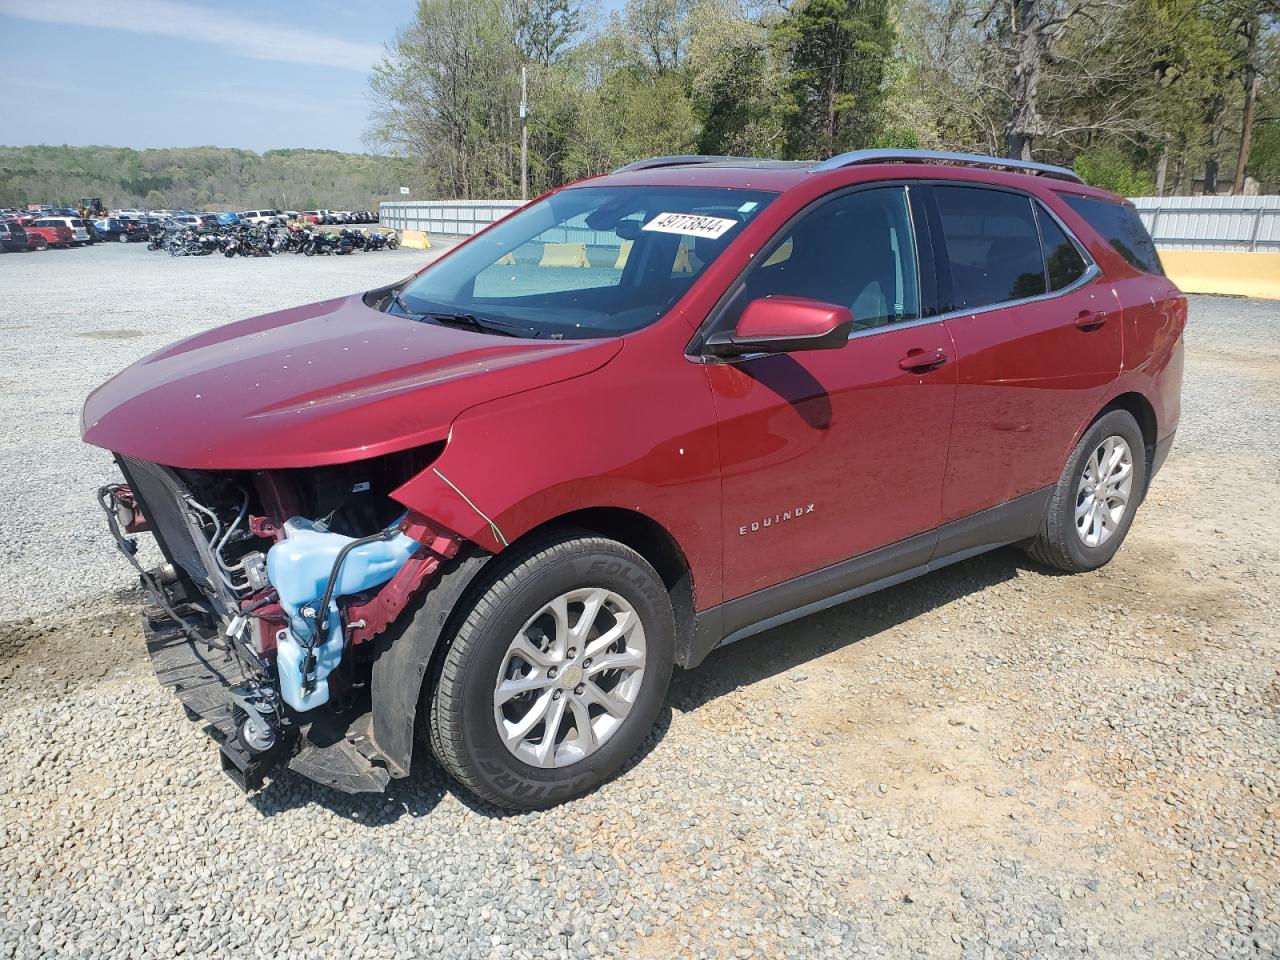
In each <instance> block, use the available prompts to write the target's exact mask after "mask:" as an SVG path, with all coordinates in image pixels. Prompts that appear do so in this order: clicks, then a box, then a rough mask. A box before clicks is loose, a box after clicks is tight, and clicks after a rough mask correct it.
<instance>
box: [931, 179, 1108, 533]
mask: <svg viewBox="0 0 1280 960" xmlns="http://www.w3.org/2000/svg"><path fill="white" fill-rule="evenodd" d="M925 202H926V204H927V206H928V210H929V217H930V222H931V226H932V230H931V233H932V235H933V237H934V238H935V250H934V252H935V260H936V263H937V269H938V284H939V296H940V299H941V302H942V304H943V308H942V309H943V311H944V314H945V315H946V326H947V329H948V330H949V332H950V334H951V338H952V341H953V342H954V345H955V351H956V361H957V378H958V379H957V388H956V404H955V419H954V421H953V424H952V430H951V449H950V453H949V456H948V460H947V470H946V477H945V485H944V489H943V497H942V519H943V520H944V521H948V520H955V519H958V518H960V517H965V516H969V515H971V514H974V513H977V512H979V511H981V510H985V509H987V508H990V507H994V506H997V505H999V504H1003V503H1005V502H1007V501H1010V500H1013V499H1015V498H1017V497H1019V496H1022V495H1024V494H1029V493H1032V492H1034V491H1037V490H1039V489H1041V488H1043V487H1046V486H1049V485H1050V484H1053V483H1055V482H1056V481H1057V479H1058V477H1059V475H1060V474H1061V472H1062V467H1063V464H1064V463H1065V462H1066V457H1067V455H1068V453H1069V447H1070V444H1071V442H1072V439H1073V437H1074V436H1075V432H1076V430H1077V428H1078V426H1079V425H1080V423H1081V421H1082V420H1083V419H1085V418H1087V417H1089V416H1091V415H1092V414H1093V413H1095V412H1096V410H1097V408H1098V406H1099V404H1100V403H1101V401H1102V396H1103V393H1104V391H1105V390H1106V388H1107V386H1108V384H1110V383H1111V382H1112V381H1113V380H1114V379H1115V378H1116V377H1117V376H1118V375H1119V372H1120V361H1121V316H1120V311H1119V307H1118V301H1117V299H1116V297H1115V293H1114V291H1113V290H1112V289H1111V287H1110V286H1109V285H1108V284H1107V283H1106V282H1104V281H1103V279H1102V278H1101V275H1100V271H1099V270H1098V268H1097V266H1096V265H1095V264H1094V263H1093V261H1092V259H1091V258H1090V257H1089V255H1088V253H1087V252H1086V250H1085V248H1084V245H1083V244H1081V243H1080V242H1079V241H1078V240H1076V239H1075V238H1074V237H1072V236H1071V235H1070V233H1069V231H1068V230H1067V229H1066V228H1065V227H1064V226H1063V224H1062V223H1061V222H1060V221H1059V220H1058V218H1057V217H1056V216H1054V215H1053V214H1052V213H1051V212H1050V211H1049V210H1048V209H1047V208H1046V207H1045V206H1044V205H1043V204H1042V203H1041V202H1040V201H1038V200H1035V199H1033V198H1032V197H1030V196H1028V195H1027V194H1023V193H1020V192H1017V191H1013V190H1006V189H1001V188H995V187H985V186H977V185H973V186H969V185H964V186H959V185H934V186H931V187H930V188H929V189H928V190H927V191H925Z"/></svg>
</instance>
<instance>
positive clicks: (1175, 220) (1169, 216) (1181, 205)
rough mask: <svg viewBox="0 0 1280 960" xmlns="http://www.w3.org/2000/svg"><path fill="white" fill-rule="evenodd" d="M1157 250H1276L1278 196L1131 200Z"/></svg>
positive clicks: (1279, 215)
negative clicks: (1158, 248)
mask: <svg viewBox="0 0 1280 960" xmlns="http://www.w3.org/2000/svg"><path fill="white" fill-rule="evenodd" d="M1133 205H1134V206H1135V207H1137V208H1138V211H1139V213H1140V214H1141V215H1142V222H1143V223H1144V224H1145V225H1146V227H1147V230H1148V231H1149V232H1150V233H1151V236H1152V237H1153V238H1154V239H1155V241H1156V246H1157V247H1166V248H1168V249H1173V250H1257V251H1271V252H1280V197H1134V198H1133Z"/></svg>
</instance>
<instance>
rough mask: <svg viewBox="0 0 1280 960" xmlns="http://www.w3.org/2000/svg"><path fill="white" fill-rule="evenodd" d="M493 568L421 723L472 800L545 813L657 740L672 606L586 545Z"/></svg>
mask: <svg viewBox="0 0 1280 960" xmlns="http://www.w3.org/2000/svg"><path fill="white" fill-rule="evenodd" d="M499 562H500V563H502V566H501V567H500V568H499V569H498V572H497V573H496V574H495V575H494V577H493V579H492V581H491V582H490V584H489V586H488V587H487V589H485V590H484V592H483V593H482V594H480V595H479V596H478V597H477V598H476V600H475V602H474V604H473V605H472V606H471V608H470V611H469V612H468V614H467V616H466V618H465V620H464V621H463V622H462V625H461V626H460V627H459V629H458V632H457V635H456V636H455V637H454V640H453V643H452V644H451V646H450V647H449V649H448V652H447V653H446V655H445V657H444V660H443V664H442V666H441V668H440V673H439V678H438V680H437V682H436V684H435V687H434V689H424V692H423V701H424V702H423V704H422V707H421V708H420V709H419V713H418V716H419V718H420V719H421V720H422V721H424V726H425V728H426V729H425V730H423V732H424V733H425V734H426V736H427V739H429V741H430V745H431V750H432V752H433V753H434V754H435V756H436V758H437V759H438V760H439V761H440V763H441V765H442V766H444V768H445V769H446V770H448V771H449V772H450V773H451V774H453V776H454V777H455V778H457V779H458V780H459V781H460V782H461V783H462V784H463V785H464V786H466V787H467V788H469V789H470V790H471V791H472V792H473V793H475V794H476V795H477V796H479V797H481V798H482V799H484V800H487V801H489V802H491V803H495V804H498V805H500V806H504V807H512V808H517V809H539V808H544V807H550V806H554V805H555V804H558V803H563V802H564V801H566V800H570V799H572V798H574V797H578V796H581V795H582V794H584V793H587V792H589V791H590V790H593V789H595V788H596V787H597V786H599V785H600V784H602V783H604V782H605V781H606V780H608V779H609V778H610V777H612V776H613V775H614V774H615V773H617V771H618V770H619V769H620V768H621V767H622V765H623V764H624V763H625V762H626V761H627V760H628V759H629V758H630V757H631V756H632V755H633V754H634V753H635V752H636V750H637V748H638V747H639V746H640V744H641V742H642V741H643V740H644V739H645V737H646V736H648V735H649V733H650V731H651V730H652V729H653V725H654V723H655V721H656V720H657V717H658V714H659V711H660V710H661V709H662V704H663V701H664V699H665V697H666V692H667V685H668V683H669V681H670V679H671V665H672V657H673V653H672V651H673V642H674V635H675V620H674V615H673V613H672V609H671V598H670V595H669V594H668V593H667V590H666V587H665V586H664V584H663V582H662V580H661V578H660V577H659V576H658V574H657V573H656V572H655V571H654V569H653V567H651V566H650V565H649V564H648V563H647V562H646V561H645V560H644V558H643V557H641V556H640V555H639V554H638V553H636V552H635V551H634V550H631V549H630V548H629V547H626V546H624V545H622V544H620V543H617V542H616V541H613V540H607V539H604V538H601V537H595V536H591V535H590V534H587V533H580V534H576V535H575V534H568V535H565V536H562V537H557V538H554V539H550V540H542V541H539V542H536V543H533V544H531V545H530V546H528V547H527V548H525V549H523V550H520V551H519V552H518V553H516V554H514V555H513V556H512V557H511V558H510V559H509V560H507V561H505V562H503V561H499Z"/></svg>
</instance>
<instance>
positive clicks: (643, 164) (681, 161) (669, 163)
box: [613, 154, 755, 173]
mask: <svg viewBox="0 0 1280 960" xmlns="http://www.w3.org/2000/svg"><path fill="white" fill-rule="evenodd" d="M753 159H755V158H754V157H712V156H699V155H695V154H685V155H683V156H674V157H650V158H649V159H648V160H637V161H636V162H635V163H628V164H627V165H626V166H624V167H619V168H618V169H617V170H614V171H613V173H630V172H631V171H632V170H653V169H654V168H656V167H684V166H688V165H690V164H694V163H719V162H721V161H723V160H753Z"/></svg>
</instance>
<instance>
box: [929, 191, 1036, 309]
mask: <svg viewBox="0 0 1280 960" xmlns="http://www.w3.org/2000/svg"><path fill="white" fill-rule="evenodd" d="M933 195H934V197H935V198H936V200H937V204H938V216H939V219H940V220H941V225H942V234H943V241H944V243H945V245H946V259H947V262H948V264H949V266H950V268H951V298H952V303H951V307H952V309H955V310H976V309H978V308H980V307H988V306H991V305H993V304H997V303H1004V302H1006V301H1009V300H1022V299H1025V298H1027V297H1036V296H1040V295H1041V294H1043V293H1045V291H1046V289H1047V288H1046V285H1045V275H1044V261H1043V259H1042V257H1041V255H1040V236H1039V232H1038V231H1037V229H1036V219H1035V214H1034V213H1033V212H1032V209H1031V198H1030V197H1025V196H1022V195H1021V194H1016V193H1005V192H1004V191H1001V190H984V189H981V188H978V187H950V186H945V187H943V186H940V187H935V188H934V189H933Z"/></svg>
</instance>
